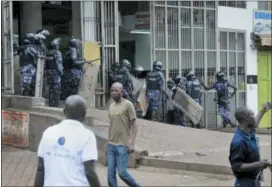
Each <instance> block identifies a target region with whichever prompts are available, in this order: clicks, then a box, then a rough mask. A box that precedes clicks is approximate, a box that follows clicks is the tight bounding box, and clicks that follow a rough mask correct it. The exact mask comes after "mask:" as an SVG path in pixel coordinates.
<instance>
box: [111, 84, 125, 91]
mask: <svg viewBox="0 0 272 187" xmlns="http://www.w3.org/2000/svg"><path fill="white" fill-rule="evenodd" d="M111 88H114V89H120V90H122V89H123V85H122V84H121V83H120V82H115V83H113V84H112V86H111Z"/></svg>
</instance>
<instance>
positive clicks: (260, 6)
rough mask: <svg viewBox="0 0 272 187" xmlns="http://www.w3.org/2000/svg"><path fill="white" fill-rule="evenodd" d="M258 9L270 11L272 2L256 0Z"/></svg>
mask: <svg viewBox="0 0 272 187" xmlns="http://www.w3.org/2000/svg"><path fill="white" fill-rule="evenodd" d="M258 9H259V10H270V11H272V2H271V1H258Z"/></svg>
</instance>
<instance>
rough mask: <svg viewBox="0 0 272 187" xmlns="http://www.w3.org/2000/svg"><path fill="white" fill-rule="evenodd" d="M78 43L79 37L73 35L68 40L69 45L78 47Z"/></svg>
mask: <svg viewBox="0 0 272 187" xmlns="http://www.w3.org/2000/svg"><path fill="white" fill-rule="evenodd" d="M77 43H78V41H77V39H76V38H75V37H73V36H72V37H71V38H70V39H69V41H68V46H69V47H77Z"/></svg>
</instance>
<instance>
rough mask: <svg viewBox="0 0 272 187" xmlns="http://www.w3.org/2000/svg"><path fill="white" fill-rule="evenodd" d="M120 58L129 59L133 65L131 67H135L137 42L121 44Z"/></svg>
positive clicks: (122, 42)
mask: <svg viewBox="0 0 272 187" xmlns="http://www.w3.org/2000/svg"><path fill="white" fill-rule="evenodd" d="M119 57H120V60H121V59H127V60H128V61H129V62H130V63H131V67H135V41H120V42H119Z"/></svg>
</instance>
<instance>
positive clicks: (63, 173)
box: [34, 95, 100, 187]
mask: <svg viewBox="0 0 272 187" xmlns="http://www.w3.org/2000/svg"><path fill="white" fill-rule="evenodd" d="M64 115H65V117H66V119H65V120H63V121H62V122H60V123H59V124H57V125H54V126H51V127H49V128H48V129H46V130H45V131H44V133H43V136H42V139H41V141H40V144H39V148H38V159H39V160H38V169H37V172H36V179H35V184H34V186H35V187H38V186H39V187H43V186H93V187H100V183H99V180H98V177H97V175H96V172H95V169H94V164H95V161H96V160H97V158H98V154H97V147H96V138H95V135H94V133H93V132H92V131H90V130H88V129H86V128H85V127H84V125H83V124H82V123H83V121H84V119H85V115H86V102H85V100H84V99H83V98H82V97H81V96H79V95H72V96H70V97H68V98H67V99H66V101H65V107H64Z"/></svg>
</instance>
